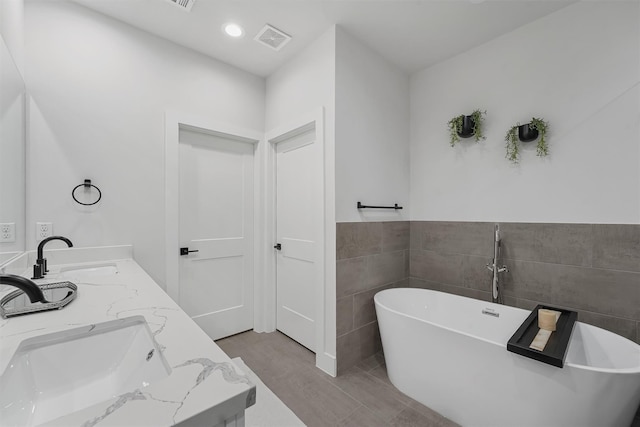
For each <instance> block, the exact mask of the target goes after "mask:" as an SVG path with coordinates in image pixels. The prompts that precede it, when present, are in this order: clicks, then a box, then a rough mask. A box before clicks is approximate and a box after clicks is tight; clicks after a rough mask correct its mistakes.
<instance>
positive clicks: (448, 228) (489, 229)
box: [421, 221, 494, 256]
mask: <svg viewBox="0 0 640 427" xmlns="http://www.w3.org/2000/svg"><path fill="white" fill-rule="evenodd" d="M493 226H494V224H493V223H488V222H447V221H438V222H432V221H428V222H425V223H424V226H423V227H424V228H423V236H422V247H421V249H424V250H428V251H435V252H441V253H451V254H468V255H483V256H493V255H492V254H493Z"/></svg>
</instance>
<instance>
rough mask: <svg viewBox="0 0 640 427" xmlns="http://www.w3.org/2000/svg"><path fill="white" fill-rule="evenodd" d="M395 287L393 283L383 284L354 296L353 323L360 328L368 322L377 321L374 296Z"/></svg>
mask: <svg viewBox="0 0 640 427" xmlns="http://www.w3.org/2000/svg"><path fill="white" fill-rule="evenodd" d="M392 287H395V286H394V285H393V284H391V285H386V286H381V287H379V288H375V289H371V290H369V291H365V292H360V293H358V294H355V295H354V296H353V325H354V328H359V327H361V326H364V325H366V324H367V323H371V322H375V321H376V320H377V318H376V308H375V303H374V301H373V297H374V296H375V294H377V293H378V292H380V291H383V290H385V289H389V288H392Z"/></svg>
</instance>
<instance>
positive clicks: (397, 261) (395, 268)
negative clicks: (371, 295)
mask: <svg viewBox="0 0 640 427" xmlns="http://www.w3.org/2000/svg"><path fill="white" fill-rule="evenodd" d="M404 258H405V251H398V252H387V253H382V254H379V255H371V256H368V257H367V280H366V283H365V287H366V289H373V288H377V287H379V286H382V285H388V284H391V283H394V282H398V281H400V280H402V279H404V278H405V277H407V274H406V272H405V259H404Z"/></svg>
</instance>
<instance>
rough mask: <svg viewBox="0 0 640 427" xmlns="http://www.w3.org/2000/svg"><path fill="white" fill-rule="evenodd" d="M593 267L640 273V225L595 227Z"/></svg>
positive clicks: (604, 225)
mask: <svg viewBox="0 0 640 427" xmlns="http://www.w3.org/2000/svg"><path fill="white" fill-rule="evenodd" d="M593 235H594V239H593V266H594V267H601V268H611V269H615V270H628V271H640V225H636V224H633V225H625V224H623V225H608V224H596V225H594V226H593Z"/></svg>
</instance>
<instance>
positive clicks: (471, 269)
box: [462, 255, 502, 292]
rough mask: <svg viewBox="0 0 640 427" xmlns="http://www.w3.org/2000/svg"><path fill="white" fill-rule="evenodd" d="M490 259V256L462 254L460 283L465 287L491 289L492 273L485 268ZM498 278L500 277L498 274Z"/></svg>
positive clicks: (486, 290) (481, 289)
mask: <svg viewBox="0 0 640 427" xmlns="http://www.w3.org/2000/svg"><path fill="white" fill-rule="evenodd" d="M490 261H491V259H490V258H487V257H482V256H472V255H464V256H463V257H462V270H463V280H462V283H463V285H464V287H465V288H471V289H477V290H480V291H485V292H490V291H491V285H492V281H493V273H492V272H491V271H489V269H488V268H487V264H488V263H489V262H490ZM501 276H502V275H501ZM499 278H502V277H500V276H499Z"/></svg>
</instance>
